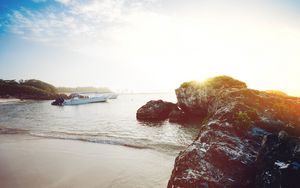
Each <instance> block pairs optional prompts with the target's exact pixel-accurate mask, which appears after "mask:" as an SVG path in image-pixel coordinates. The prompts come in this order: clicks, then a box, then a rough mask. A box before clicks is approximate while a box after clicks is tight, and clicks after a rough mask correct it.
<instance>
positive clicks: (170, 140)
mask: <svg viewBox="0 0 300 188" xmlns="http://www.w3.org/2000/svg"><path fill="white" fill-rule="evenodd" d="M158 99H162V100H166V101H170V102H176V96H175V94H174V93H160V94H121V95H119V96H118V98H117V99H112V100H109V101H107V102H103V103H93V104H85V105H78V106H52V105H50V103H51V101H31V100H25V101H2V102H1V103H0V134H28V135H31V136H35V137H45V138H55V139H67V140H79V141H83V142H91V143H95V144H112V145H122V146H126V147H133V148H139V149H144V148H145V149H151V150H156V151H158V152H162V153H165V154H168V155H172V156H176V155H177V154H178V153H179V152H180V151H181V150H183V149H185V148H186V147H187V146H188V145H189V144H191V143H192V141H193V140H194V139H195V137H196V136H197V133H198V131H197V128H195V126H193V125H185V126H182V125H179V124H176V123H170V122H168V121H164V122H160V123H145V122H139V121H137V120H136V111H137V109H138V108H139V107H141V106H142V105H144V104H145V103H146V102H147V101H149V100H158Z"/></svg>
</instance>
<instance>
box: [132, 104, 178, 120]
mask: <svg viewBox="0 0 300 188" xmlns="http://www.w3.org/2000/svg"><path fill="white" fill-rule="evenodd" d="M175 108H177V107H176V104H174V103H171V102H165V101H163V100H157V101H154V100H152V101H149V102H147V104H145V105H144V106H142V107H141V108H139V109H138V111H137V113H136V117H137V119H138V120H143V121H163V120H166V119H167V118H168V116H169V114H170V113H171V111H172V110H174V109H175Z"/></svg>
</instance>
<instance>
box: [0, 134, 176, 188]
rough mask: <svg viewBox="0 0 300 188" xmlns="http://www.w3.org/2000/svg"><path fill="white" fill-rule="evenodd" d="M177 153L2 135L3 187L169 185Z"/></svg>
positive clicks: (0, 178) (0, 177) (0, 165)
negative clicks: (173, 154) (169, 153)
mask: <svg viewBox="0 0 300 188" xmlns="http://www.w3.org/2000/svg"><path fill="white" fill-rule="evenodd" d="M174 160H175V156H169V155H166V154H163V153H159V152H157V151H153V150H150V149H135V148H130V147H125V146H118V145H106V144H95V143H89V142H81V141H76V140H61V139H50V138H39V137H34V136H29V135H16V134H1V135H0V187H3V188H8V187H12V188H14V187H15V188H18V187H31V188H35V187H49V188H54V187H57V188H59V187H75V188H76V187H124V188H126V187H166V186H167V183H168V180H169V178H170V175H171V172H172V169H173V165H174Z"/></svg>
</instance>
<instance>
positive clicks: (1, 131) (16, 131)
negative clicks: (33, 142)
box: [0, 127, 29, 134]
mask: <svg viewBox="0 0 300 188" xmlns="http://www.w3.org/2000/svg"><path fill="white" fill-rule="evenodd" d="M26 133H29V130H26V129H20V128H7V127H0V134H26Z"/></svg>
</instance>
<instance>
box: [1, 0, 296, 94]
mask: <svg viewBox="0 0 300 188" xmlns="http://www.w3.org/2000/svg"><path fill="white" fill-rule="evenodd" d="M299 10H300V1H296V0H295V1H292V0H281V1H277V0H272V1H271V0H243V1H241V0H209V1H208V0H184V1H183V0H0V78H2V79H17V80H19V79H31V78H35V79H40V80H43V81H46V82H49V83H51V84H53V85H55V86H69V87H75V86H97V87H101V86H105V87H109V88H111V89H113V90H115V91H131V92H160V91H162V92H166V91H174V89H175V88H177V87H179V85H180V84H181V83H182V82H185V81H190V80H204V79H206V78H208V77H212V76H217V75H229V76H232V77H234V78H236V79H239V80H242V81H245V82H246V83H247V84H248V87H250V88H254V89H259V90H282V91H284V92H286V93H288V94H290V95H297V96H300V87H299V84H298V81H299V80H300V53H299V52H300V22H299V20H300V11H299Z"/></svg>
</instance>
